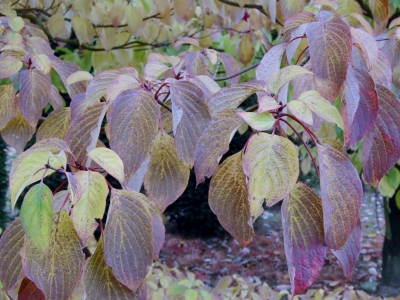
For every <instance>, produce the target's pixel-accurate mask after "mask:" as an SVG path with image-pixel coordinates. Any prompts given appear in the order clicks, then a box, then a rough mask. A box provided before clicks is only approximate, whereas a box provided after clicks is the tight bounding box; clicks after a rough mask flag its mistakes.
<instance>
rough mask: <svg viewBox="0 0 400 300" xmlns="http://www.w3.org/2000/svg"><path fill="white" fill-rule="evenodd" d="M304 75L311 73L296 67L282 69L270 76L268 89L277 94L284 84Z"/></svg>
mask: <svg viewBox="0 0 400 300" xmlns="http://www.w3.org/2000/svg"><path fill="white" fill-rule="evenodd" d="M304 74H312V72H311V71H309V70H307V69H306V68H303V67H300V66H297V65H292V66H288V67H285V68H282V69H280V70H278V71H276V72H275V73H274V74H272V76H271V79H270V80H269V85H268V88H269V89H270V91H271V92H272V93H274V94H277V93H278V92H279V89H280V88H281V87H282V86H283V85H284V84H285V83H286V82H289V81H290V80H292V79H294V78H296V77H298V76H300V75H304Z"/></svg>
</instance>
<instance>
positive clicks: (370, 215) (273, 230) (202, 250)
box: [160, 192, 384, 294]
mask: <svg viewBox="0 0 400 300" xmlns="http://www.w3.org/2000/svg"><path fill="white" fill-rule="evenodd" d="M361 222H362V226H363V232H364V234H363V236H364V238H363V248H362V250H361V253H360V256H359V259H358V262H357V265H356V267H355V269H354V271H353V278H352V280H348V279H347V278H346V277H345V276H344V275H343V273H342V270H341V267H340V265H339V263H338V261H337V259H336V258H335V257H334V256H333V254H331V253H330V252H329V254H328V255H327V258H326V260H325V265H324V267H323V268H322V271H321V273H320V275H319V277H318V278H317V279H316V280H315V281H314V283H313V284H312V286H311V287H312V288H327V287H328V288H335V287H338V286H345V285H347V286H349V285H352V286H354V287H355V288H356V289H362V290H365V291H366V292H368V293H371V294H376V293H378V291H377V288H378V285H379V280H380V277H381V267H382V255H381V251H382V245H383V239H384V236H383V234H384V214H383V208H382V199H381V198H379V197H377V196H376V194H374V193H370V192H366V193H365V194H364V203H363V205H362V209H361ZM167 228H168V226H167ZM254 230H255V233H256V236H255V238H254V240H253V241H252V242H251V243H250V244H249V245H248V246H247V247H245V248H243V249H241V247H240V246H239V244H238V242H237V241H236V240H234V239H232V238H224V239H221V238H210V239H183V238H181V237H179V236H176V235H171V234H168V233H167V235H166V241H165V244H164V246H163V248H162V250H161V253H160V260H161V262H162V263H165V264H167V265H168V266H169V267H177V268H179V269H181V270H185V269H187V270H190V271H192V272H193V273H195V275H196V278H197V279H200V280H202V281H203V282H205V283H206V284H207V285H209V286H215V284H216V283H217V281H218V280H219V278H221V277H223V276H226V275H233V274H238V275H240V276H242V277H247V276H257V277H258V278H260V279H261V280H262V281H264V282H266V283H268V284H269V285H270V286H271V287H273V288H274V289H277V290H283V289H285V290H289V289H290V281H289V275H288V271H287V264H286V259H285V252H284V246H283V234H282V221H281V215H280V207H279V206H274V207H272V208H270V209H268V210H266V211H265V212H264V214H263V215H262V216H261V217H260V218H259V219H258V220H257V221H256V223H255V224H254Z"/></svg>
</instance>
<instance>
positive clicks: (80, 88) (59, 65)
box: [48, 55, 86, 98]
mask: <svg viewBox="0 0 400 300" xmlns="http://www.w3.org/2000/svg"><path fill="white" fill-rule="evenodd" d="M48 56H49V58H50V60H51V63H52V66H53V68H54V70H56V71H57V73H58V75H60V77H61V80H62V81H63V83H64V85H65V88H66V89H67V91H68V94H69V95H70V97H71V98H73V97H74V96H75V95H77V94H80V93H84V92H85V91H86V82H85V81H78V82H76V83H74V84H71V85H67V79H68V77H69V75H71V74H72V73H75V72H77V71H82V70H81V68H80V67H78V66H77V65H76V64H74V63H71V62H68V61H64V60H61V59H59V58H58V57H56V56H54V55H48Z"/></svg>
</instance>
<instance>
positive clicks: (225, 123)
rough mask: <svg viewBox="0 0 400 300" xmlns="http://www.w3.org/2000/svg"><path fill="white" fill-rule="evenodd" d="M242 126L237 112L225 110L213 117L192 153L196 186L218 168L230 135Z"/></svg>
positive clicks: (227, 146) (227, 148)
mask: <svg viewBox="0 0 400 300" xmlns="http://www.w3.org/2000/svg"><path fill="white" fill-rule="evenodd" d="M241 124H243V121H242V119H241V118H240V117H239V116H238V114H237V111H236V110H233V109H227V110H223V111H221V112H220V113H219V114H217V115H215V116H214V117H213V118H212V120H211V122H210V123H209V124H208V126H207V127H206V129H205V130H204V132H203V134H202V135H201V136H200V139H199V141H198V142H197V145H196V151H195V153H194V169H195V171H196V182H197V185H199V184H200V183H202V182H204V177H205V176H206V177H209V178H210V177H211V176H212V175H213V174H214V173H215V171H216V170H217V168H218V162H219V159H220V158H221V157H222V155H224V154H225V153H226V152H227V151H228V150H229V143H230V140H231V138H232V134H233V133H234V132H235V131H236V129H237V128H239V126H240V125H241Z"/></svg>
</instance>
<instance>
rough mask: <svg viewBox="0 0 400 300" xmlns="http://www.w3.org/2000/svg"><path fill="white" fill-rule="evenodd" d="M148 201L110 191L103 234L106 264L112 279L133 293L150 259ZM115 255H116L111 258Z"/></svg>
mask: <svg viewBox="0 0 400 300" xmlns="http://www.w3.org/2000/svg"><path fill="white" fill-rule="evenodd" d="M148 201H151V200H150V199H149V198H147V197H146V196H144V195H143V194H140V193H138V192H134V191H127V190H114V189H113V190H111V208H110V210H109V211H108V217H107V227H106V229H105V231H104V253H105V258H106V263H107V265H108V266H110V267H111V268H112V270H113V274H114V276H115V277H116V278H117V279H118V280H119V281H120V282H121V283H122V284H124V285H125V286H127V287H128V288H129V289H131V290H132V291H134V292H135V291H137V289H138V288H139V287H140V285H141V284H142V282H143V280H144V279H145V277H146V275H147V271H148V268H149V267H150V265H151V262H152V256H153V243H152V224H151V215H150V212H149V209H148V207H147V202H148ZM116 251H118V253H119V255H115V252H116Z"/></svg>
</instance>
